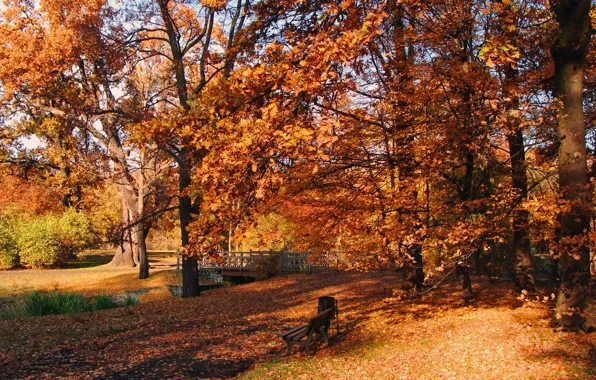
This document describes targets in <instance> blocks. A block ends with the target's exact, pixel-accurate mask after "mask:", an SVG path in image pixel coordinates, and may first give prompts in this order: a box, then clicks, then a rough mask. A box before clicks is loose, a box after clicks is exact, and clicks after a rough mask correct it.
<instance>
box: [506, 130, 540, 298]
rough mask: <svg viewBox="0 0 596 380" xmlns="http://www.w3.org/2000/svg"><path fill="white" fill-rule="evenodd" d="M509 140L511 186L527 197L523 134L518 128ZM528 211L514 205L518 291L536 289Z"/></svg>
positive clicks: (522, 197) (523, 196) (531, 291)
mask: <svg viewBox="0 0 596 380" xmlns="http://www.w3.org/2000/svg"><path fill="white" fill-rule="evenodd" d="M507 139H508V141H509V155H510V158H511V177H512V187H513V189H514V190H515V191H516V192H517V193H518V194H519V197H520V199H523V200H525V199H527V197H528V177H527V175H526V154H525V151H524V136H523V134H522V132H521V131H520V130H517V131H515V132H514V133H512V134H510V135H509V136H507ZM529 223H530V213H529V212H528V211H527V210H524V209H520V208H519V207H516V209H515V210H514V211H513V222H512V226H511V227H512V229H513V252H514V255H515V286H516V290H517V291H518V292H521V291H522V290H526V291H528V292H530V293H534V292H535V291H536V285H535V283H534V273H533V267H532V252H531V249H530V234H529V232H528V228H529Z"/></svg>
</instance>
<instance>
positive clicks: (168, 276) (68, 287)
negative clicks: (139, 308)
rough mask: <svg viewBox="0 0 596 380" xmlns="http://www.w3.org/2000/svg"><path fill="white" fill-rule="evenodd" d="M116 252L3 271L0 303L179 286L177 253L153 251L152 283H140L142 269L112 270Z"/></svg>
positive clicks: (150, 254) (151, 261)
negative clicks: (39, 295) (41, 294)
mask: <svg viewBox="0 0 596 380" xmlns="http://www.w3.org/2000/svg"><path fill="white" fill-rule="evenodd" d="M112 256H113V252H107V251H94V252H90V253H88V254H86V255H84V256H82V257H81V259H78V260H71V261H69V262H67V263H66V264H65V265H64V266H63V268H61V269H46V270H24V269H20V270H1V271H0V303H1V300H2V299H5V300H6V299H7V298H10V297H15V296H20V295H23V294H25V293H27V292H32V291H34V290H56V289H57V290H60V291H74V292H81V293H84V294H85V295H89V296H91V295H97V294H102V293H107V294H115V293H122V292H124V291H127V290H137V289H140V288H149V287H155V286H161V285H166V284H179V283H181V281H182V280H181V278H177V277H176V276H177V275H176V274H174V271H172V268H173V267H175V265H176V256H175V254H174V253H173V252H161V251H155V252H149V264H150V266H151V269H152V270H151V272H152V273H160V272H163V271H166V270H167V272H165V273H161V274H159V275H158V276H151V278H150V279H149V280H146V281H141V280H138V278H137V277H138V268H122V267H111V266H106V265H105V264H107V263H109V262H110V260H111V258H112Z"/></svg>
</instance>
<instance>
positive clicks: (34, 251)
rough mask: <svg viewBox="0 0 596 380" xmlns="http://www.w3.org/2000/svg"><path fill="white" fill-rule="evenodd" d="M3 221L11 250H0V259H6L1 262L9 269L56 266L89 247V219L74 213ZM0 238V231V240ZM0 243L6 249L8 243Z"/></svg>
mask: <svg viewBox="0 0 596 380" xmlns="http://www.w3.org/2000/svg"><path fill="white" fill-rule="evenodd" d="M5 219H7V220H10V223H9V225H10V226H11V229H12V230H11V231H12V235H11V236H13V237H14V238H13V241H14V244H13V245H12V247H14V249H13V250H11V249H9V248H6V249H3V248H2V247H1V246H0V256H1V257H4V258H6V259H3V260H2V261H3V262H4V261H8V262H9V264H10V265H11V266H14V265H16V264H17V263H19V262H20V263H21V264H23V265H26V266H29V267H34V268H41V267H55V266H59V265H60V264H62V262H64V260H66V259H68V258H70V257H73V256H74V255H76V254H78V253H80V252H81V251H82V250H83V249H85V248H87V247H89V246H91V244H92V243H93V240H94V235H93V234H92V232H91V223H90V222H89V219H88V218H87V216H86V215H85V214H83V213H81V212H78V211H76V210H74V209H69V210H67V211H66V212H64V213H63V214H62V215H59V216H56V215H45V216H41V217H40V216H29V217H25V216H13V217H5ZM2 236H3V234H2V227H0V238H1V237H2ZM2 241H6V242H8V243H7V244H8V245H9V246H10V242H11V240H9V239H6V240H4V239H2ZM0 245H2V243H1V242H0ZM8 252H9V253H8ZM9 259H10V260H9ZM5 265H6V264H5Z"/></svg>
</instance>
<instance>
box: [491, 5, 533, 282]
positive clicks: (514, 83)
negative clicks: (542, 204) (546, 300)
mask: <svg viewBox="0 0 596 380" xmlns="http://www.w3.org/2000/svg"><path fill="white" fill-rule="evenodd" d="M503 5H504V9H503V12H502V13H501V14H500V15H499V19H500V20H499V24H500V32H501V33H502V35H503V37H505V39H506V40H507V41H508V42H509V43H511V44H513V45H517V44H518V35H517V30H518V28H517V22H516V17H515V13H514V11H513V9H512V7H511V4H508V5H505V3H503ZM504 71H505V81H504V83H503V98H505V99H510V100H508V101H507V103H506V106H505V112H506V113H507V119H506V120H507V141H508V143H509V158H510V161H511V187H512V189H513V191H514V192H515V194H516V195H517V196H518V197H519V198H518V199H519V200H520V201H521V200H526V199H527V198H528V176H527V173H526V152H525V144H524V134H523V131H522V130H521V128H520V119H519V116H518V115H517V114H518V113H519V109H520V104H519V72H518V70H517V68H516V65H515V64H514V63H512V62H507V63H506V64H505V70H504ZM515 201H517V199H516V200H515ZM529 222H530V213H529V212H528V211H527V210H524V209H523V208H520V207H519V206H518V205H516V207H515V209H514V210H513V218H512V224H511V228H512V230H513V254H514V263H515V264H514V276H513V279H514V282H515V287H516V291H518V292H521V291H522V290H526V291H528V292H530V293H534V292H535V291H536V286H535V283H534V273H533V267H532V252H531V246H530V234H529V232H528V228H529Z"/></svg>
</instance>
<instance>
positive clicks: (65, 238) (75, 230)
mask: <svg viewBox="0 0 596 380" xmlns="http://www.w3.org/2000/svg"><path fill="white" fill-rule="evenodd" d="M57 233H58V236H59V239H60V249H61V251H62V252H63V254H64V255H66V256H74V255H76V254H77V253H79V252H81V251H82V250H83V249H85V248H87V247H89V246H91V244H93V241H94V236H93V233H92V232H91V222H90V221H89V218H87V216H86V215H85V214H84V213H82V212H78V211H76V210H75V209H74V208H70V209H68V210H67V211H66V212H64V214H62V216H61V217H60V219H59V220H58V231H57Z"/></svg>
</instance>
